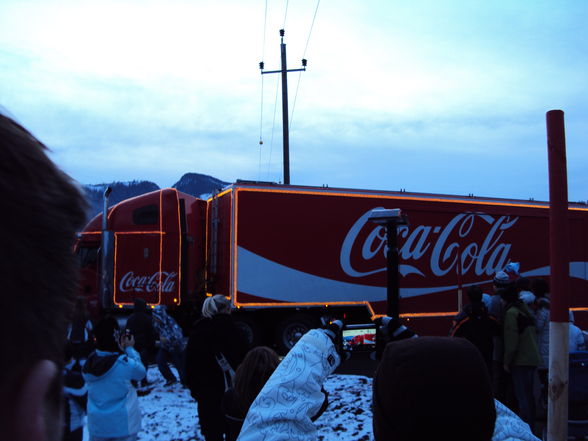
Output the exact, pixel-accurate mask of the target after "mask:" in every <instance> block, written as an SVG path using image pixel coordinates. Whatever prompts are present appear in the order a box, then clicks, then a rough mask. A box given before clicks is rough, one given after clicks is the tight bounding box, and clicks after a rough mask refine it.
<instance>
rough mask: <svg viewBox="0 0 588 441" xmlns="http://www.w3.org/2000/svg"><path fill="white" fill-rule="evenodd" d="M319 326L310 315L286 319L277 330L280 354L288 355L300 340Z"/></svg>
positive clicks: (293, 316)
mask: <svg viewBox="0 0 588 441" xmlns="http://www.w3.org/2000/svg"><path fill="white" fill-rule="evenodd" d="M316 326H318V323H317V321H316V320H315V319H314V318H313V317H312V316H311V315H309V314H294V315H291V316H289V317H286V318H285V319H284V320H283V321H282V322H281V323H280V324H279V325H278V327H277V329H276V346H277V349H278V352H279V353H280V354H286V353H287V352H288V351H289V350H290V349H292V347H293V346H294V345H295V344H296V342H297V341H298V340H300V338H301V337H302V336H303V335H304V334H306V333H307V332H308V331H310V330H311V329H312V328H315V327H316Z"/></svg>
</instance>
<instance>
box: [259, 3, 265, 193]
mask: <svg viewBox="0 0 588 441" xmlns="http://www.w3.org/2000/svg"><path fill="white" fill-rule="evenodd" d="M266 31H267V0H265V12H264V16H263V43H262V45H261V60H262V62H263V59H264V58H265V35H266ZM263 92H264V87H263V75H262V76H261V99H260V109H259V171H258V179H259V180H260V181H261V146H262V145H263Z"/></svg>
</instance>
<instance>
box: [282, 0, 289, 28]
mask: <svg viewBox="0 0 588 441" xmlns="http://www.w3.org/2000/svg"><path fill="white" fill-rule="evenodd" d="M288 3H290V0H286V12H284V24H283V25H282V29H286V17H287V16H288Z"/></svg>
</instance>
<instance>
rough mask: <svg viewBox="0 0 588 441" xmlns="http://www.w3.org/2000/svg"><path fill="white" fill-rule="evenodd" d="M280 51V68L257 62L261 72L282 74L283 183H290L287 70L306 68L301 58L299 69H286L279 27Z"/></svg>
mask: <svg viewBox="0 0 588 441" xmlns="http://www.w3.org/2000/svg"><path fill="white" fill-rule="evenodd" d="M280 37H281V44H280V52H281V57H282V68H281V69H280V70H265V71H264V70H263V68H264V62H263V61H262V62H260V63H259V68H260V69H261V74H262V75H263V74H271V73H281V74H282V134H283V138H284V141H283V143H284V153H283V156H284V184H286V185H288V184H290V134H289V130H288V72H299V71H305V70H306V59H303V60H302V68H301V69H290V70H288V67H287V64H286V44H285V43H284V30H283V29H280Z"/></svg>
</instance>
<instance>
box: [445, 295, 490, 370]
mask: <svg viewBox="0 0 588 441" xmlns="http://www.w3.org/2000/svg"><path fill="white" fill-rule="evenodd" d="M468 299H469V301H470V303H469V304H468V305H466V306H465V307H464V308H463V311H461V312H460V313H459V314H458V315H457V316H456V317H455V320H454V323H453V326H452V329H451V331H450V336H451V337H462V338H465V339H467V340H469V341H470V342H472V343H473V344H474V346H476V347H477V348H478V350H479V351H480V353H481V354H482V357H483V358H484V362H485V363H486V366H487V367H488V372H492V352H493V350H494V337H496V336H499V335H500V333H501V330H500V325H499V324H498V321H497V320H496V319H495V318H494V317H492V316H491V315H490V314H488V310H487V309H486V305H485V304H484V302H483V301H482V289H481V288H480V287H479V286H477V285H472V286H470V287H469V288H468Z"/></svg>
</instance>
